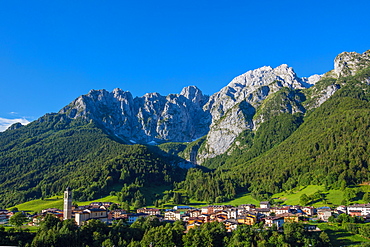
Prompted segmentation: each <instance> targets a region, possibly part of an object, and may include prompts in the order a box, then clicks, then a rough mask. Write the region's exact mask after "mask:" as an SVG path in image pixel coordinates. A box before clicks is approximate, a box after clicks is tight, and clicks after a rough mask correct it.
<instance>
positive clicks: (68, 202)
mask: <svg viewBox="0 0 370 247" xmlns="http://www.w3.org/2000/svg"><path fill="white" fill-rule="evenodd" d="M71 218H72V189H71V188H69V187H67V188H66V191H64V206H63V219H64V220H67V219H71Z"/></svg>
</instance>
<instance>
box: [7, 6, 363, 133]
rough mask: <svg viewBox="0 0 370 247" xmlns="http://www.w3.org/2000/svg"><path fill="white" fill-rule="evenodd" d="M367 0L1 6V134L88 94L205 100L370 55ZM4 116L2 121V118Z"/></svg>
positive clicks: (319, 71) (304, 74)
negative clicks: (259, 75) (245, 79)
mask: <svg viewBox="0 0 370 247" xmlns="http://www.w3.org/2000/svg"><path fill="white" fill-rule="evenodd" d="M369 9H370V2H369V1H365V0H363V1H351V2H348V1H331V0H329V1H325V0H324V1H323V0H321V1H316V0H313V1H284V0H282V1H217V0H215V1H203V0H197V1H192V0H189V1H173V0H172V1H115V0H112V1H97V0H96V1H95V0H89V1H83V0H81V1H68V0H66V1H37V0H36V1H21V0H20V1H2V2H1V3H0V98H1V104H0V130H1V128H4V127H2V126H4V125H7V124H9V123H7V124H4V123H5V122H6V121H8V122H9V121H15V120H14V119H26V120H29V121H32V120H35V119H37V118H39V117H41V116H42V115H44V114H45V113H48V112H58V111H59V109H60V108H62V107H63V106H65V105H67V104H68V103H69V102H71V101H72V100H74V99H75V98H77V97H78V96H80V95H82V94H86V93H88V92H89V91H90V90H91V89H107V90H109V91H111V90H113V89H114V88H117V87H118V88H121V89H123V90H126V91H130V92H132V94H133V95H134V96H142V95H144V94H145V93H148V92H158V93H160V94H162V95H167V94H169V93H179V92H180V91H181V89H182V88H183V87H185V86H188V85H196V86H198V87H199V88H200V89H201V90H202V91H203V92H204V93H205V94H209V95H210V94H213V93H215V92H217V91H218V90H220V89H221V88H222V87H224V86H226V85H227V84H228V83H229V82H230V81H231V80H232V79H233V78H234V77H235V76H238V75H240V74H242V73H244V72H246V71H248V70H251V69H256V68H259V67H261V66H264V65H270V66H272V67H276V66H278V65H280V64H283V63H286V64H288V65H289V66H291V67H293V68H294V70H295V71H296V73H297V74H298V76H301V77H302V76H310V75H312V74H316V73H318V74H321V73H324V72H327V71H329V70H331V69H333V59H334V58H335V56H336V55H337V54H339V53H340V52H342V51H356V52H359V53H362V52H364V51H366V50H368V49H370V32H369V30H370V18H369V15H368V10H369ZM9 119H10V120H9Z"/></svg>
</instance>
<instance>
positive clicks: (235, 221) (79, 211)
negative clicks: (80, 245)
mask: <svg viewBox="0 0 370 247" xmlns="http://www.w3.org/2000/svg"><path fill="white" fill-rule="evenodd" d="M112 204H113V203H112V202H93V203H91V204H90V205H86V206H72V208H71V210H70V211H71V215H70V218H72V219H74V220H75V221H76V223H77V225H79V226H81V225H83V224H84V223H85V222H87V221H88V220H90V219H98V220H100V221H102V222H105V223H107V224H109V223H112V221H114V220H120V219H124V220H125V221H126V222H128V223H130V224H131V223H133V222H135V221H136V220H137V219H138V218H139V217H157V218H158V219H159V220H160V221H168V222H173V221H176V220H181V221H184V222H186V228H187V231H188V230H189V229H191V228H193V227H197V226H200V225H201V224H204V223H206V222H213V221H217V222H223V223H224V224H225V227H226V228H227V229H228V231H233V230H235V229H236V228H237V226H238V225H241V224H246V225H253V224H255V223H257V222H264V224H265V226H268V227H276V228H277V229H280V228H281V227H282V226H283V225H284V223H286V222H298V221H300V220H305V219H307V220H308V219H311V220H321V221H327V220H328V218H329V217H330V216H332V215H333V214H342V213H346V214H349V215H351V216H360V217H364V218H367V217H369V218H370V204H355V205H351V206H348V207H346V206H340V207H337V208H336V209H334V210H333V209H331V208H329V207H321V208H314V207H302V206H281V207H272V206H271V205H270V204H269V202H261V203H260V207H256V206H255V205H253V204H244V205H240V206H238V207H234V206H230V205H210V206H206V207H202V208H192V207H189V206H175V207H174V208H173V209H166V210H164V211H161V210H160V209H157V208H145V207H144V208H140V209H137V210H136V212H135V213H129V212H126V211H125V210H123V209H115V210H109V208H111V206H112ZM13 214H14V212H11V211H7V210H0V223H5V222H7V220H8V219H9V218H10V217H11V216H12V215H13ZM46 214H53V215H54V216H55V217H58V218H60V219H65V217H64V211H63V210H60V209H57V208H48V209H45V210H42V212H41V213H39V214H37V215H32V216H29V217H30V218H31V219H32V220H31V221H30V223H29V224H30V225H38V224H39V223H40V221H41V220H42V219H43V218H44V217H45V215H46ZM310 230H315V229H310Z"/></svg>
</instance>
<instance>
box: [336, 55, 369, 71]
mask: <svg viewBox="0 0 370 247" xmlns="http://www.w3.org/2000/svg"><path fill="white" fill-rule="evenodd" d="M369 65H370V50H368V51H366V52H364V53H362V54H360V53H357V52H342V53H341V54H339V55H338V56H337V57H336V58H335V59H334V73H335V75H336V76H337V77H341V76H350V75H355V74H356V72H357V71H359V70H360V69H363V68H365V67H368V66H369Z"/></svg>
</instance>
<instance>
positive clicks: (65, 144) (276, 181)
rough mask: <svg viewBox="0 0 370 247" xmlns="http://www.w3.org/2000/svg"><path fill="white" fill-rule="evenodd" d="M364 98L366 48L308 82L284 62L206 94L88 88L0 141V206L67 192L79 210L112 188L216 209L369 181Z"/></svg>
mask: <svg viewBox="0 0 370 247" xmlns="http://www.w3.org/2000/svg"><path fill="white" fill-rule="evenodd" d="M369 100H370V50H369V51H367V52H365V53H363V54H359V53H356V52H344V53H341V54H339V55H338V56H337V57H336V58H335V59H334V69H333V70H332V71H329V72H327V73H325V74H323V75H313V76H311V77H309V78H299V77H298V76H297V75H296V74H295V72H294V70H293V69H292V68H290V67H288V66H287V65H285V64H283V65H280V66H278V67H276V68H271V67H268V66H265V67H262V68H259V69H255V70H251V71H248V72H246V73H245V74H242V75H240V76H238V77H236V78H234V79H233V80H232V81H231V82H230V83H229V84H228V85H227V86H225V87H224V88H222V89H221V90H220V91H219V92H217V93H215V94H213V95H211V96H207V95H204V94H203V93H202V92H201V90H200V89H198V88H197V87H196V86H189V87H186V88H184V89H183V90H182V91H181V93H180V94H170V95H168V96H162V95H160V94H158V93H148V94H145V95H144V96H142V97H133V96H132V95H131V93H130V92H127V91H123V90H121V89H118V88H117V89H114V90H113V91H112V92H108V91H106V90H91V91H90V92H89V93H88V94H86V95H82V96H80V97H78V98H77V99H75V100H74V101H73V102H71V103H70V104H68V105H67V106H65V107H64V108H63V109H61V110H60V111H59V112H58V113H51V114H46V115H44V116H43V117H41V118H39V119H38V120H36V121H33V122H32V123H30V124H28V125H25V126H22V125H21V124H14V125H12V126H11V127H9V128H8V129H7V130H6V131H4V132H1V133H0V198H1V200H0V208H1V207H9V206H12V205H16V204H18V203H21V202H25V201H28V200H32V199H36V198H45V197H49V196H52V195H57V194H60V193H61V192H62V191H63V190H64V189H65V188H66V187H67V186H69V187H71V188H73V189H74V198H75V199H76V200H79V201H84V200H91V199H95V198H98V197H101V196H103V195H108V194H109V193H111V192H112V191H113V193H115V192H119V193H120V198H121V200H122V201H127V202H131V203H136V202H137V203H138V204H139V205H145V203H146V201H145V198H144V192H143V191H144V190H150V189H151V188H153V187H154V186H167V187H169V188H174V189H176V190H181V191H183V194H182V196H183V197H185V196H186V197H187V198H192V199H195V200H202V201H207V202H210V203H212V202H223V201H227V200H231V199H233V198H235V196H236V195H237V194H238V193H241V192H250V193H252V195H253V196H254V197H255V198H256V199H269V198H270V197H271V195H272V194H274V193H277V192H281V191H284V190H291V189H293V188H295V187H298V186H302V185H310V184H312V185H323V186H325V187H326V188H328V189H338V188H346V187H347V186H351V185H356V184H360V183H364V182H368V181H370V177H369V174H370V173H369V165H370V155H369V153H370V117H369V116H370V103H369ZM114 191H115V192H114ZM156 199H158V198H156Z"/></svg>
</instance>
